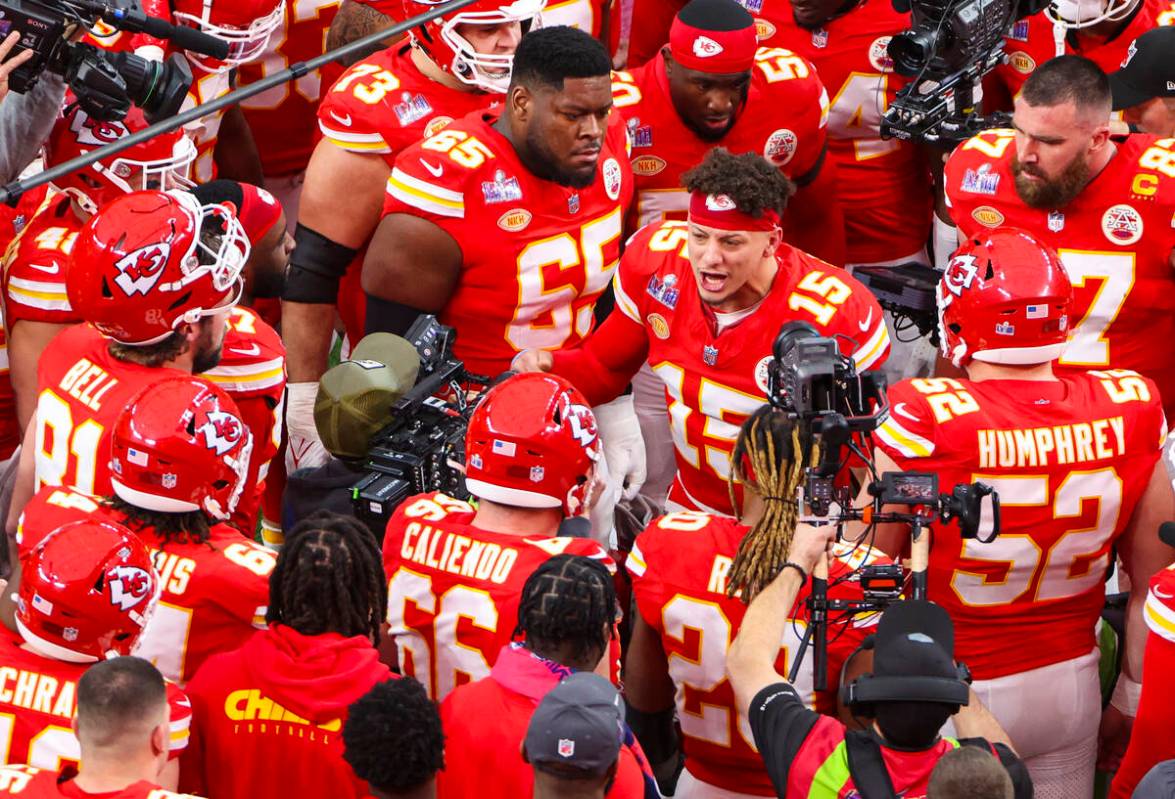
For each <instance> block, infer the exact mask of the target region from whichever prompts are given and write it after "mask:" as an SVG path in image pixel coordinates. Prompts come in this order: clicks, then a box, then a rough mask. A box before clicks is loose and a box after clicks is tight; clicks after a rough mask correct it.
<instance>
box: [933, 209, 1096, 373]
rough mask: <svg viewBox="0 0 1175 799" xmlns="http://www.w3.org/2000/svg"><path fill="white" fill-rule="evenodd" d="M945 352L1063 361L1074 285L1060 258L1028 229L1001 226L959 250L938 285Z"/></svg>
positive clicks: (1023, 361)
mask: <svg viewBox="0 0 1175 799" xmlns="http://www.w3.org/2000/svg"><path fill="white" fill-rule="evenodd" d="M937 299H938V325H939V336H940V338H941V341H942V354H943V356H944V357H947V358H949V359H950V360H951V362H952V363H954V364H955V366H964V365H966V364H967V363H969V362H970V361H972V360H976V361H983V362H985V363H1000V364H1012V365H1030V364H1040V363H1048V362H1049V361H1053V360H1056V359H1057V358H1059V357H1060V356H1061V353H1062V352H1063V351H1064V349H1065V344H1066V342H1067V341H1068V340H1069V310H1070V306H1071V305H1072V303H1073V287H1072V286H1071V285H1070V283H1069V276H1068V275H1067V274H1066V273H1065V268H1064V267H1063V266H1062V265H1061V259H1060V258H1058V257H1057V254H1056V252H1054V251H1053V250H1052V248H1051V247H1049V246H1048V245H1047V244H1045V243H1044V242H1042V241H1041V240H1040V239H1038V238H1036V237H1035V236H1033V235H1032V234H1031V233H1027V232H1025V231H1023V230H1017V229H1015V228H999V229H997V230H992V231H987V232H985V233H984V234H983V235H982V236H981V237H978V238H974V239H971V240H970V241H968V242H966V243H965V244H963V246H961V247H959V249H958V250H956V251H955V254H954V255H953V256H952V257H951V261H950V263H949V264H947V268H946V270H945V271H944V272H943V275H942V278H941V279H940V280H939V283H938V296H937Z"/></svg>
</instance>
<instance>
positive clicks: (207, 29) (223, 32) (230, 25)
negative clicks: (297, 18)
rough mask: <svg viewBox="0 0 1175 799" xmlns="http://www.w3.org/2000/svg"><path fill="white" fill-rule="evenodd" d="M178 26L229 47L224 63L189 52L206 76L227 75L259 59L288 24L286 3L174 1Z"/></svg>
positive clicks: (260, 0)
mask: <svg viewBox="0 0 1175 799" xmlns="http://www.w3.org/2000/svg"><path fill="white" fill-rule="evenodd" d="M171 8H172V17H173V19H174V21H175V24H176V25H187V26H188V27H189V28H196V29H197V30H201V31H203V32H204V33H207V34H208V35H209V36H214V37H216V38H217V39H221V40H222V41H224V42H225V43H226V44H228V57H227V58H225V59H224V60H223V61H220V60H217V59H215V58H212V57H210V56H206V55H201V54H200V53H196V52H193V51H191V50H188V51H186V54H187V56H188V60H189V61H191V62H192V63H194V64H196V66H198V67H200V68H201V69H203V70H205V71H206V72H223V71H225V70H228V69H232V68H233V67H239V66H240V65H241V64H244V63H247V62H249V61H252V60H254V59H256V58H257V57H259V56H260V55H261V54H262V53H264V52H265V47H266V45H267V44H269V37H270V36H271V35H272V34H273V32H274V31H276V30H277V29H278V28H279V27H281V25H282V23H283V22H284V21H285V16H286V3H285V0H172V3H171Z"/></svg>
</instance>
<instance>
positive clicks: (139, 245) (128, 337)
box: [66, 191, 249, 346]
mask: <svg viewBox="0 0 1175 799" xmlns="http://www.w3.org/2000/svg"><path fill="white" fill-rule="evenodd" d="M247 260H249V237H248V236H247V235H246V234H245V230H244V228H243V227H242V226H241V223H240V222H239V221H238V220H237V216H236V211H235V209H234V208H233V207H232V205H224V204H214V205H201V204H200V201H199V200H197V199H196V198H195V197H194V196H192V195H191V194H189V193H188V192H183V191H175V192H161V191H141V192H135V193H133V194H128V195H126V196H125V197H121V198H119V199H117V200H115V201H114V202H112V203H110V204H109V205H107V206H104V207H103V208H101V209H100V210H99V212H98V213H97V214H95V215H94V217H93V218H92V219H90V221H89V222H87V223H86V226H85V227H84V228H82V232H81V233H80V234H79V235H78V238H77V242H76V243H75V244H74V249H73V261H72V263H71V265H70V268H69V271H68V273H67V275H66V293H67V294H68V296H69V303H70V305H71V306H72V307H73V309H74V311H76V312H77V313H78V314H79V315H80V316H81V317H82V319H84V320H85V321H87V322H89V323H90V324H92V325H93V326H94V327H96V328H97V329H98V331H99V332H101V333H102V335H104V336H106V337H107V338H112V339H114V340H115V341H119V342H122V343H124V344H131V345H138V346H142V345H147V344H154V343H156V342H158V341H162V340H163V339H165V338H166V337H167V336H168V335H169V334H170V333H171V332H172V331H173V330H175V329H176V327H178V326H179V325H180V324H183V323H185V322H186V323H188V324H194V323H196V322H197V321H199V320H200V318H201V317H203V316H207V315H209V314H212V313H215V312H217V311H219V310H222V309H224V308H226V307H230V306H232V305H235V304H236V301H237V299H238V298H239V297H240V293H241V281H240V275H241V269H242V268H244V266H245V262H246V261H247Z"/></svg>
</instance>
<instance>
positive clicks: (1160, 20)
mask: <svg viewBox="0 0 1175 799" xmlns="http://www.w3.org/2000/svg"><path fill="white" fill-rule="evenodd" d="M1171 24H1175V3H1173V2H1171V0H1141V2H1140V3H1139V5H1138V8H1137V9H1136V10H1135V12H1134V14H1133V16H1132V17H1131V18H1130V21H1129V22H1128V23H1127V24H1126V26H1125V27H1124V28H1122V29H1121V30H1120V31H1119V32H1118V33H1117V35H1115V36H1114V37H1113V38H1112V39H1110V40H1109V41H1100V40H1099V41H1093V40H1091V39H1088V38H1086V37H1085V36H1082V35H1081V34H1080V33H1077V32H1074V31H1068V32H1067V35H1066V36H1065V38H1064V40H1063V44H1062V45H1061V49H1062V51H1063V52H1060V53H1058V52H1057V40H1056V38H1055V36H1054V35H1053V23H1052V21H1051V20H1050V19H1049V18H1048V17H1047V16H1046V15H1045V13H1044V12H1043V11H1042V12H1040V13H1039V14H1033V15H1032V16H1031V17H1027V18H1026V19H1022V20H1019V21H1018V22H1016V23H1014V24H1013V25H1012V30H1011V32H1010V33H1009V34H1008V35H1007V36H1005V37H1004V52H1005V53H1007V54H1008V60H1007V61H1006V62H1005V63H1003V64H1000V65H999V66H998V67H996V68H995V69H994V70H992V73H991V78H992V79H994V80H995V81H996V82H997V83H998V84H999V85H1001V86H1002V87H1003V88H1004V89H1005V90H1006V91H1007V93H1008V96H1009V97H1015V96H1016V95H1017V94H1019V93H1020V89H1021V87H1023V86H1024V81H1026V80H1028V76H1029V75H1031V74H1032V73H1033V72H1034V71H1035V70H1036V68H1037V67H1038V66H1040V65H1041V64H1043V63H1044V62H1045V61H1048V60H1049V59H1050V58H1054V57H1056V56H1058V55H1065V54H1069V55H1079V56H1084V57H1086V58H1088V59H1090V60H1091V61H1093V62H1094V63H1095V64H1097V65H1098V66H1099V67H1101V68H1102V70H1103V71H1105V72H1113V71H1115V70H1117V69H1118V68H1119V67H1120V66H1122V62H1123V61H1125V60H1126V56H1127V54H1128V52H1129V48H1130V45H1131V44H1133V43H1134V40H1135V39H1137V38H1138V37H1139V36H1141V35H1142V34H1144V33H1146V32H1147V31H1149V30H1150V29H1151V28H1158V27H1160V26H1163V25H1171Z"/></svg>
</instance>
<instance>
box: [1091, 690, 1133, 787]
mask: <svg viewBox="0 0 1175 799" xmlns="http://www.w3.org/2000/svg"><path fill="white" fill-rule="evenodd" d="M1133 726H1134V719H1132V718H1131V717H1130V716H1127V715H1126V714H1125V713H1123V712H1122V711H1121V710H1119V709H1118V708H1116V707H1114V706H1113V705H1112V704H1111V705H1106V709H1105V710H1103V711H1102V723H1101V726H1099V727H1098V731H1097V769H1098V771H1106V772H1112V771H1117V770H1118V767H1119V766H1120V765H1122V756H1123V755H1125V754H1126V745H1127V744H1128V743H1130V730H1131V728H1132V727H1133Z"/></svg>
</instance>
